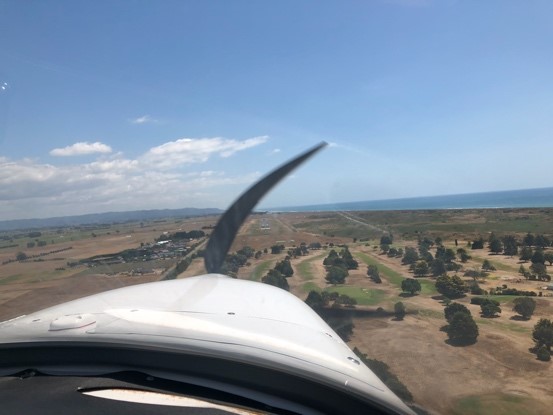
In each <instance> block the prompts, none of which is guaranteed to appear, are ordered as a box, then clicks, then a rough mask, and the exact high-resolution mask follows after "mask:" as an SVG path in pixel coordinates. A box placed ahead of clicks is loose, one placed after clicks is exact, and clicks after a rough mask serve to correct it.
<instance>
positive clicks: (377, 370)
mask: <svg viewBox="0 0 553 415" xmlns="http://www.w3.org/2000/svg"><path fill="white" fill-rule="evenodd" d="M353 352H354V353H355V354H356V355H357V356H358V357H359V359H360V360H361V361H362V362H363V363H364V364H365V365H366V366H367V367H368V368H369V369H371V370H372V371H373V373H374V374H375V375H376V376H378V378H379V379H380V380H381V381H382V382H383V383H384V384H385V385H386V386H387V387H388V388H390V390H391V391H392V392H394V393H395V394H396V395H397V396H398V397H399V398H400V399H401V400H402V401H404V402H412V401H413V395H412V394H411V392H409V389H407V387H406V386H405V385H404V384H403V383H401V381H400V380H399V379H398V378H397V376H396V375H394V374H393V373H392V372H390V368H389V367H388V365H387V364H386V363H384V362H382V361H380V360H376V359H369V358H368V357H367V355H366V354H365V353H361V351H360V350H359V349H358V348H357V347H355V348H354V349H353Z"/></svg>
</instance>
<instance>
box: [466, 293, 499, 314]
mask: <svg viewBox="0 0 553 415" xmlns="http://www.w3.org/2000/svg"><path fill="white" fill-rule="evenodd" d="M470 303H471V304H476V305H479V306H480V312H481V313H482V317H486V318H492V317H497V314H501V307H500V306H499V302H498V301H496V300H493V299H491V298H486V297H473V298H471V299H470Z"/></svg>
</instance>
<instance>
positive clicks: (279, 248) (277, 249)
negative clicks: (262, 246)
mask: <svg viewBox="0 0 553 415" xmlns="http://www.w3.org/2000/svg"><path fill="white" fill-rule="evenodd" d="M285 248H286V247H285V246H284V245H282V244H277V245H273V246H271V254H274V255H278V254H280V253H281V252H282V251H284V249H285Z"/></svg>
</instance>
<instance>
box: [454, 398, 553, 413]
mask: <svg viewBox="0 0 553 415" xmlns="http://www.w3.org/2000/svg"><path fill="white" fill-rule="evenodd" d="M546 413H549V408H546V407H545V405H543V404H542V403H540V402H537V401H535V400H533V399H531V398H528V397H525V396H520V395H513V394H506V393H496V394H486V395H479V396H467V397H464V398H461V399H459V400H458V401H457V402H455V405H454V407H453V409H452V411H451V414H454V415H461V414H463V415H464V414H472V415H484V414H494V415H518V414H525V415H534V414H536V415H537V414H546Z"/></svg>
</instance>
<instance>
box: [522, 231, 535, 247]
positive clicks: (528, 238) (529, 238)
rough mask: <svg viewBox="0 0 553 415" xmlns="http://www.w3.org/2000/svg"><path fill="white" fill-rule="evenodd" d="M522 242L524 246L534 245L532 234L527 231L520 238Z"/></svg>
mask: <svg viewBox="0 0 553 415" xmlns="http://www.w3.org/2000/svg"><path fill="white" fill-rule="evenodd" d="M522 244H523V245H524V246H534V235H532V234H531V233H530V232H528V233H527V234H526V236H525V237H524V239H523V240H522Z"/></svg>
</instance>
